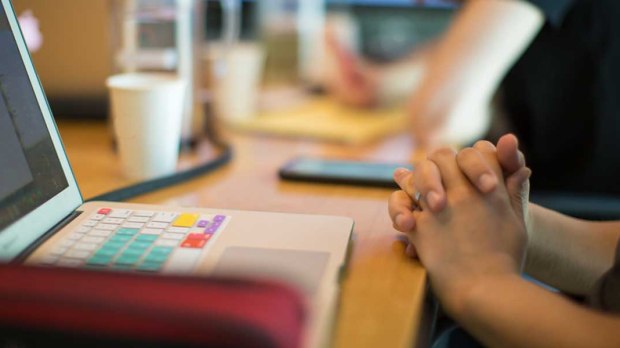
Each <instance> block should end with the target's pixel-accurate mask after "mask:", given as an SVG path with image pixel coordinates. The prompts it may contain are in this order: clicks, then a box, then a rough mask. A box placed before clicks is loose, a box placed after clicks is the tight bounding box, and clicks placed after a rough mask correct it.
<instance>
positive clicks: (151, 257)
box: [144, 253, 168, 263]
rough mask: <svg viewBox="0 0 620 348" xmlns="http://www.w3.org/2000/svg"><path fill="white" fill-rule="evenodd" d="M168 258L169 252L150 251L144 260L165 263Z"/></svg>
mask: <svg viewBox="0 0 620 348" xmlns="http://www.w3.org/2000/svg"><path fill="white" fill-rule="evenodd" d="M167 259H168V254H159V253H150V254H148V255H147V256H146V257H145V258H144V262H156V263H163V262H165V261H166V260H167Z"/></svg>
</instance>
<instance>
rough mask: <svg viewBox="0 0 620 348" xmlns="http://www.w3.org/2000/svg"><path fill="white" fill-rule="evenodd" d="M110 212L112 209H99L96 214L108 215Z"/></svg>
mask: <svg viewBox="0 0 620 348" xmlns="http://www.w3.org/2000/svg"><path fill="white" fill-rule="evenodd" d="M111 211H112V209H110V208H101V209H99V211H97V214H102V215H108V214H110V212H111Z"/></svg>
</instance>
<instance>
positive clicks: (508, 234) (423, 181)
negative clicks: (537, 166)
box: [389, 135, 531, 314]
mask: <svg viewBox="0 0 620 348" xmlns="http://www.w3.org/2000/svg"><path fill="white" fill-rule="evenodd" d="M530 174H531V171H530V170H529V168H527V167H525V161H524V159H523V155H522V154H521V153H520V152H519V150H518V142H517V139H516V138H515V137H514V136H512V135H506V136H504V137H502V138H501V139H500V140H499V142H498V144H497V147H496V146H494V145H493V144H492V143H490V142H487V141H479V142H478V143H476V144H475V146H474V147H471V148H466V149H463V150H461V151H459V152H458V153H457V152H455V151H454V150H452V149H448V148H443V149H440V150H437V151H434V152H433V153H431V154H430V155H429V156H428V158H427V160H425V161H423V162H422V163H419V164H418V165H416V168H415V170H414V171H408V170H406V169H399V170H397V171H396V172H395V174H394V178H395V180H396V182H397V183H398V185H399V186H400V188H401V190H399V191H396V192H394V193H393V194H392V195H391V197H390V200H389V213H390V217H391V219H392V221H393V224H394V228H395V229H397V230H398V231H400V232H403V233H405V234H407V236H408V239H409V241H410V244H409V245H408V247H407V253H408V254H409V255H410V256H413V257H418V258H419V259H420V261H421V262H422V264H423V265H424V266H425V268H426V269H427V271H428V273H429V277H430V280H431V285H432V287H433V289H434V291H435V294H436V295H437V296H438V297H439V299H440V301H441V302H442V303H443V305H444V307H445V308H446V310H447V311H448V312H449V313H450V312H453V314H456V312H458V311H459V310H460V309H461V308H460V307H462V306H463V303H464V297H466V296H468V294H469V293H470V292H471V291H473V290H474V289H475V286H476V284H480V282H481V280H483V279H484V278H485V277H501V276H514V275H518V274H519V273H520V270H521V267H522V264H523V260H524V257H525V249H526V244H527V233H526V218H527V201H528V192H529V177H530ZM418 192H419V196H420V199H419V201H416V200H415V199H414V198H413V197H415V196H416V193H418Z"/></svg>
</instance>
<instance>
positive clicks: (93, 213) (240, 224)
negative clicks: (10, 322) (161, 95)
mask: <svg viewBox="0 0 620 348" xmlns="http://www.w3.org/2000/svg"><path fill="white" fill-rule="evenodd" d="M0 1H1V7H0V47H1V49H0V261H2V262H23V263H25V264H29V265H42V266H50V267H79V268H89V269H97V270H116V271H123V272H136V273H157V274H193V275H198V274H200V275H202V274H204V275H225V276H243V277H247V276H249V277H255V278H267V279H275V280H284V281H286V282H288V283H290V284H292V285H293V286H295V287H297V288H298V289H299V290H300V291H302V292H304V293H305V294H306V295H307V298H308V299H309V304H310V305H309V308H310V316H309V317H310V320H309V324H308V327H307V329H306V337H305V341H304V345H305V346H309V347H314V346H319V345H324V344H326V343H327V342H329V341H328V340H329V339H330V338H329V336H330V335H329V333H330V331H331V330H330V327H331V326H332V325H331V322H332V320H333V317H334V313H335V309H336V307H337V306H336V305H337V299H338V292H339V281H340V276H341V270H342V269H343V267H344V266H345V265H346V259H347V250H348V246H349V242H350V238H351V235H352V229H353V221H352V220H351V219H350V218H346V217H337V216H319V215H303V214H284V213H270V212H255V211H236V210H225V209H210V208H192V207H167V206H157V205H143V204H126V203H113V202H88V203H84V202H83V200H82V197H81V195H80V191H79V188H78V185H77V183H76V181H75V178H74V175H73V173H72V171H71V167H70V165H69V161H68V159H67V156H66V154H65V152H64V149H63V146H62V143H61V139H60V136H59V133H58V131H57V129H56V125H55V123H54V120H53V117H52V114H51V111H50V109H49V106H48V104H47V101H46V97H45V95H44V92H43V89H42V87H41V84H40V82H39V80H38V78H37V75H36V72H35V70H34V67H33V64H32V61H31V59H30V56H29V53H28V50H27V47H26V44H25V42H24V39H23V37H22V34H21V32H20V29H19V26H18V22H17V19H16V17H15V13H14V10H13V8H12V5H11V3H10V1H9V0H0Z"/></svg>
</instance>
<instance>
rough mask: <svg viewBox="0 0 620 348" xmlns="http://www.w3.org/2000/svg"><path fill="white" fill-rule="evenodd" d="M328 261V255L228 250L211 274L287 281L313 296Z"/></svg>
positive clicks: (270, 250) (242, 248) (317, 252)
mask: <svg viewBox="0 0 620 348" xmlns="http://www.w3.org/2000/svg"><path fill="white" fill-rule="evenodd" d="M328 260H329V253H327V252H319V251H307V250H283V249H268V248H250V247H228V248H226V249H225V250H224V252H223V253H222V255H221V257H220V259H219V261H218V263H217V265H216V266H215V269H214V272H213V274H215V275H219V276H250V277H253V278H265V279H271V280H281V281H282V280H286V281H287V282H290V283H292V284H293V285H296V286H297V287H299V288H300V289H302V290H303V291H304V292H305V293H306V294H307V295H310V296H312V295H314V294H315V293H316V291H317V290H318V288H319V285H320V283H321V279H322V277H323V273H324V272H325V268H326V266H327V262H328Z"/></svg>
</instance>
